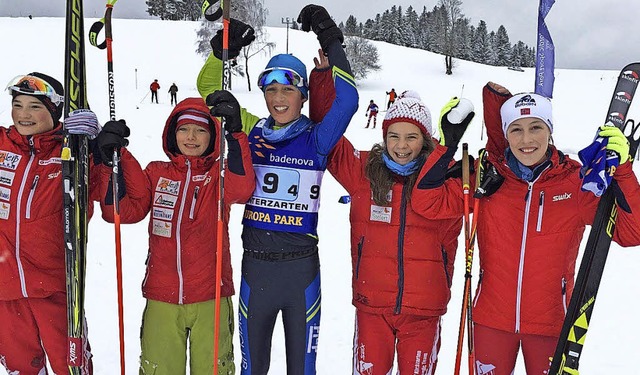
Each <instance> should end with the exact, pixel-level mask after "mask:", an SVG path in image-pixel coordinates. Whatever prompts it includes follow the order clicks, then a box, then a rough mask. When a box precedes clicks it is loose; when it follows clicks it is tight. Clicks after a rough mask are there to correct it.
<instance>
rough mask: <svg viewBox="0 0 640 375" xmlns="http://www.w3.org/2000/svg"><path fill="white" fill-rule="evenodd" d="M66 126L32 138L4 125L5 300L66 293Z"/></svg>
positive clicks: (0, 203) (1, 232)
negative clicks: (64, 219) (63, 186)
mask: <svg viewBox="0 0 640 375" xmlns="http://www.w3.org/2000/svg"><path fill="white" fill-rule="evenodd" d="M61 130H62V127H61V126H60V125H59V124H58V126H56V127H55V128H54V129H53V130H51V131H49V132H47V133H43V134H37V135H34V136H30V137H27V136H22V135H20V133H18V131H17V130H16V128H15V127H13V126H11V127H9V128H0V300H3V301H8V300H14V299H19V298H27V297H35V298H42V297H47V296H50V295H51V294H53V293H56V292H62V293H65V292H66V287H65V246H64V230H63V225H62V224H63V220H62V216H63V215H62V209H63V204H62V197H63V195H62V171H61V169H62V161H61V159H60V154H61V148H62V135H61ZM91 174H92V176H91V177H90V181H91V182H92V183H93V182H95V181H96V178H94V176H93V175H94V174H95V172H94V170H93V169H92V170H91ZM89 189H90V190H89V191H90V197H89V198H90V200H91V201H93V200H97V199H96V197H97V194H96V193H97V190H96V189H94V188H93V186H90V187H89ZM87 208H88V215H89V217H90V216H91V214H92V212H93V209H92V208H93V205H92V204H89V205H88V207H87ZM89 246H91V243H89Z"/></svg>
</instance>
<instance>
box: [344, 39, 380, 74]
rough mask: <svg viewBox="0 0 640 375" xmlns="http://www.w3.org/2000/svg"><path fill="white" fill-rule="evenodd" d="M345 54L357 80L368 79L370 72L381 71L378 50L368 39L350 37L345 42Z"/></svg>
mask: <svg viewBox="0 0 640 375" xmlns="http://www.w3.org/2000/svg"><path fill="white" fill-rule="evenodd" d="M344 43H345V46H346V48H345V52H346V53H347V59H348V60H349V63H350V65H351V71H352V72H353V78H354V79H355V80H359V79H364V78H367V76H368V75H369V72H371V71H377V70H380V68H381V67H380V65H379V64H378V49H377V48H376V46H374V45H373V43H371V42H370V41H369V40H368V39H364V38H361V37H359V36H348V37H346V38H345V40H344Z"/></svg>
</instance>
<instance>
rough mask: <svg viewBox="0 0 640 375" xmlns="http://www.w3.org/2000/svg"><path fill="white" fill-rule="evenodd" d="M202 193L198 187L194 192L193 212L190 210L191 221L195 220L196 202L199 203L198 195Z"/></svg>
mask: <svg viewBox="0 0 640 375" xmlns="http://www.w3.org/2000/svg"><path fill="white" fill-rule="evenodd" d="M199 192H200V186H196V187H195V189H194V190H193V199H192V200H191V210H189V219H191V220H193V217H194V214H195V211H196V202H197V201H198V193H199Z"/></svg>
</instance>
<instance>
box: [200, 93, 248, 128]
mask: <svg viewBox="0 0 640 375" xmlns="http://www.w3.org/2000/svg"><path fill="white" fill-rule="evenodd" d="M207 105H208V106H210V107H211V110H210V113H211V116H215V117H222V118H224V130H226V131H227V132H229V133H236V132H241V131H242V117H241V116H240V103H238V100H237V99H236V98H235V97H234V96H233V94H231V93H230V92H229V91H227V90H217V91H214V92H213V93H211V94H209V95H207Z"/></svg>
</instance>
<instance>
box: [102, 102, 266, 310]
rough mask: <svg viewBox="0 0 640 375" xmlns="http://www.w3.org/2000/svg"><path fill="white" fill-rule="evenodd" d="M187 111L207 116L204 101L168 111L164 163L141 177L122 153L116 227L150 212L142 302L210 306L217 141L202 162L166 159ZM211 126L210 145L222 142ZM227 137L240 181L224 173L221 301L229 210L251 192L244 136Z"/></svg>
mask: <svg viewBox="0 0 640 375" xmlns="http://www.w3.org/2000/svg"><path fill="white" fill-rule="evenodd" d="M187 108H192V109H198V110H200V111H203V112H205V113H208V112H209V109H208V108H207V106H206V105H205V103H204V100H203V99H202V98H188V99H185V100H183V101H181V102H180V103H178V105H177V106H176V107H175V108H174V109H173V112H171V115H169V118H168V119H167V122H166V125H165V128H164V132H163V147H164V150H165V153H166V154H167V156H168V157H169V159H170V160H171V161H170V162H160V161H155V162H151V163H150V164H149V165H148V166H147V167H146V168H145V170H144V172H143V171H142V170H141V168H140V166H139V164H138V163H137V161H136V160H135V159H134V158H133V156H132V155H131V154H130V153H129V152H127V151H126V150H123V154H122V169H123V170H124V173H125V180H126V191H127V194H126V196H125V197H124V199H122V200H121V201H120V212H121V220H122V222H123V223H132V222H138V221H140V220H142V219H143V218H144V217H145V216H146V215H147V213H148V212H150V211H151V218H150V219H149V257H148V262H147V272H146V276H145V279H144V281H143V285H142V292H143V295H144V297H145V298H148V299H153V300H156V301H162V302H168V303H174V304H183V303H184V304H186V303H195V302H202V301H207V300H211V299H213V298H214V287H215V276H216V274H215V263H216V223H217V215H218V182H219V161H218V156H219V154H220V152H219V147H218V140H217V138H216V139H215V140H214V143H215V144H216V146H215V150H214V151H213V152H212V153H211V154H209V155H208V156H205V157H188V156H184V155H182V154H176V155H174V154H172V153H171V152H170V151H169V150H170V149H172V147H176V146H175V125H176V119H177V117H178V115H179V114H180V112H182V111H184V110H185V109H187ZM212 119H213V118H212ZM215 123H216V128H215V129H211V134H212V137H214V135H217V134H220V124H219V122H218V121H217V120H215ZM233 137H234V138H235V140H236V141H237V142H239V145H240V149H241V153H242V166H243V169H244V174H243V175H239V174H235V173H233V171H230V170H229V168H228V166H227V167H226V168H225V180H224V184H225V194H224V213H223V215H222V216H223V220H224V228H223V232H224V238H223V258H222V296H223V297H227V296H231V295H233V294H234V287H233V279H232V269H231V255H230V252H229V232H228V221H229V220H228V219H229V210H230V205H231V204H232V203H244V202H246V201H247V199H249V197H251V194H252V192H253V190H254V188H255V174H254V172H253V166H252V164H251V156H250V150H249V147H248V146H249V145H248V141H247V136H246V134H244V133H241V132H240V133H233ZM172 144H173V146H172ZM104 171H105V173H104V174H103V179H102V185H103V186H108V174H107V173H108V171H106V168H105V169H104ZM101 205H102V208H103V216H105V218H106V219H107V220H108V221H112V220H113V214H112V210H113V208H112V207H111V206H106V203H105V202H104V201H103V202H101Z"/></svg>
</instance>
